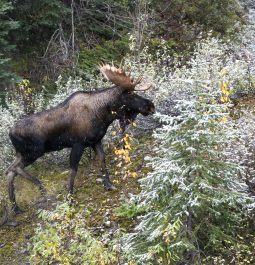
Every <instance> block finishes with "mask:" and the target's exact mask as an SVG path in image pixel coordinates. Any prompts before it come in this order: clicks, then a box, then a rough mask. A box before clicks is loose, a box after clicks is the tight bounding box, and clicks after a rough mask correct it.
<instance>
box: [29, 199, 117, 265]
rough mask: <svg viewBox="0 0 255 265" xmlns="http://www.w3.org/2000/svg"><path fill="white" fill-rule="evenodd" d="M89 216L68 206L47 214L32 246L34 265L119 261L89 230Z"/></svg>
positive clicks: (92, 264)
mask: <svg viewBox="0 0 255 265" xmlns="http://www.w3.org/2000/svg"><path fill="white" fill-rule="evenodd" d="M88 214H89V213H88V212H87V211H85V210H79V211H76V210H75V208H74V207H72V206H70V205H69V203H68V202H65V203H62V204H59V205H58V206H57V207H56V209H55V210H54V211H46V210H43V211H41V212H40V214H39V217H40V218H41V219H42V221H43V222H42V223H41V224H39V225H38V227H37V229H36V232H35V235H34V236H33V238H32V242H31V245H30V261H31V262H32V264H34V265H36V264H40V265H44V264H45V265H46V264H61V265H71V264H73V265H78V264H80V265H107V264H111V265H112V264H114V262H115V261H116V259H115V256H114V252H113V251H112V250H111V248H110V247H105V246H104V245H103V243H102V242H101V241H100V240H98V239H96V238H94V237H93V236H92V235H91V233H90V231H89V230H88V228H87V227H86V218H87V216H88Z"/></svg>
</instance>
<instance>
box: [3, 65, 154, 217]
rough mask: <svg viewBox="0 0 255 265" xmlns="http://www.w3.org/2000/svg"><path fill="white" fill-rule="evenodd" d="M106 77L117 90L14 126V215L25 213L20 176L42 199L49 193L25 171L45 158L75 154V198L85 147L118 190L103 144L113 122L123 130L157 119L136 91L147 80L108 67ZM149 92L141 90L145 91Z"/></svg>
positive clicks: (72, 99) (74, 100) (89, 95)
mask: <svg viewBox="0 0 255 265" xmlns="http://www.w3.org/2000/svg"><path fill="white" fill-rule="evenodd" d="M98 68H99V70H100V72H101V73H102V75H103V76H104V77H105V78H106V79H107V80H109V81H111V82H112V83H113V85H114V86H113V87H109V88H106V89H101V90H97V91H90V92H85V91H78V92H75V93H73V94H72V95H70V96H69V97H68V98H67V99H66V100H64V101H63V102H62V103H60V104H59V105H57V106H56V107H53V108H51V109H48V110H44V111H42V112H39V113H35V114H30V115H27V116H25V117H23V118H21V119H20V120H19V121H17V122H16V124H14V126H13V127H12V128H11V129H10V131H9V136H10V139H11V142H12V144H13V146H14V148H15V151H16V157H15V160H14V161H13V163H12V164H11V165H10V166H9V168H8V169H7V170H6V175H7V181H8V192H9V199H10V201H11V203H12V210H13V211H14V212H15V213H19V212H21V210H20V208H19V207H18V205H17V202H16V198H15V189H14V180H15V177H16V176H17V175H20V176H21V177H23V178H25V179H28V180H30V181H32V182H33V183H34V184H35V185H37V186H38V187H39V189H40V191H41V192H42V193H44V192H45V188H44V186H43V184H42V183H41V181H40V180H39V179H38V178H37V177H35V176H33V175H31V174H29V173H27V172H26V171H25V170H24V168H25V167H27V166H28V165H30V164H32V163H33V162H35V161H36V160H37V159H38V158H39V157H41V156H43V155H44V154H45V153H48V152H52V151H58V150H61V149H64V148H70V149H71V153H70V175H69V180H68V192H69V193H70V194H73V189H74V179H75V176H76V174H77V170H78V164H79V161H80V159H81V157H82V154H83V151H84V149H85V148H86V147H91V148H92V149H93V150H94V152H95V154H96V158H97V160H98V161H99V163H100V168H101V173H102V178H103V185H104V187H105V188H106V189H108V190H111V189H114V186H113V184H112V182H111V181H110V178H109V174H108V171H107V168H106V162H105V153H104V150H103V146H102V142H101V141H102V138H103V137H104V135H105V134H106V131H107V128H108V127H109V126H110V124H111V123H112V122H113V121H114V120H119V121H120V124H121V127H122V129H123V130H124V128H125V126H126V125H128V124H129V122H130V120H134V119H135V118H136V116H137V115H138V114H142V115H144V116H147V115H149V114H153V113H154V111H155V107H154V104H153V102H152V101H150V100H148V99H146V98H143V97H141V96H139V95H138V94H136V93H135V92H134V91H137V89H135V87H136V86H137V85H138V84H139V83H141V81H142V80H143V77H142V75H140V76H139V77H138V78H137V79H136V80H134V79H133V78H132V77H131V75H130V73H128V74H127V73H126V72H125V70H124V69H122V68H116V67H114V66H113V65H112V66H110V65H108V64H105V65H100V66H99V67H98ZM149 88H150V85H149V84H144V85H142V87H141V89H139V90H141V91H144V90H147V89H149Z"/></svg>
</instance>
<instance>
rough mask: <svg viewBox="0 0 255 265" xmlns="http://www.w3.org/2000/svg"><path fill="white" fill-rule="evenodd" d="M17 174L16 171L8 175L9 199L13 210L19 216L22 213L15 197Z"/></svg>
mask: <svg viewBox="0 0 255 265" xmlns="http://www.w3.org/2000/svg"><path fill="white" fill-rule="evenodd" d="M16 175H17V173H16V172H14V171H9V172H8V173H7V181H8V193H9V199H10V201H11V204H12V210H13V211H14V212H15V213H16V214H18V213H21V210H20V208H19V207H18V205H17V202H16V196H15V186H14V180H15V177H16Z"/></svg>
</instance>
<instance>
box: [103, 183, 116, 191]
mask: <svg viewBox="0 0 255 265" xmlns="http://www.w3.org/2000/svg"><path fill="white" fill-rule="evenodd" d="M104 187H105V189H106V190H117V188H116V187H115V186H113V185H112V183H110V182H106V183H104Z"/></svg>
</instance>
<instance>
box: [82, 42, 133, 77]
mask: <svg viewBox="0 0 255 265" xmlns="http://www.w3.org/2000/svg"><path fill="white" fill-rule="evenodd" d="M128 51H129V46H128V39H127V38H123V39H122V40H116V41H106V42H104V44H102V45H97V46H95V47H94V48H92V49H88V48H84V49H82V50H81V52H80V57H79V66H80V69H81V70H82V71H83V72H86V73H90V72H94V71H95V69H96V66H97V65H98V64H99V63H102V62H106V63H109V62H112V61H113V62H120V61H121V59H122V58H123V57H124V55H125V54H126V53H127V52H128Z"/></svg>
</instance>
